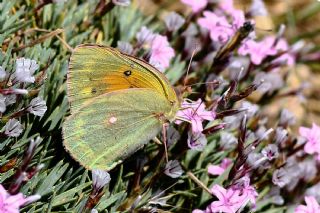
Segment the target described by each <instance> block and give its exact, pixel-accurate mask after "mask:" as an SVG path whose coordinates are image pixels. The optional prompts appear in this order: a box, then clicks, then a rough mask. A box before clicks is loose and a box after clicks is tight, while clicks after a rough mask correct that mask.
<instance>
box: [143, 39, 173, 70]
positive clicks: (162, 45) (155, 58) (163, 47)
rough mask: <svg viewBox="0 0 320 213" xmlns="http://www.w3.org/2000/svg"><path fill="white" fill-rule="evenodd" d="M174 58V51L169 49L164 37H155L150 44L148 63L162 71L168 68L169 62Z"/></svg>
mask: <svg viewBox="0 0 320 213" xmlns="http://www.w3.org/2000/svg"><path fill="white" fill-rule="evenodd" d="M173 57H174V50H173V49H172V47H170V44H169V42H168V39H167V37H166V36H161V35H155V37H154V39H153V41H152V43H151V56H150V59H149V62H150V63H151V64H152V65H154V66H156V67H157V68H160V70H164V69H165V68H167V67H169V64H170V60H171V59H172V58H173Z"/></svg>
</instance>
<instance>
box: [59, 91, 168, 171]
mask: <svg viewBox="0 0 320 213" xmlns="http://www.w3.org/2000/svg"><path fill="white" fill-rule="evenodd" d="M170 110H171V105H170V103H169V102H168V100H167V99H166V98H165V97H164V96H161V95H159V93H158V92H157V91H155V90H153V89H147V88H139V89H138V88H136V89H125V90H120V91H114V92H110V93H106V94H102V95H100V96H97V97H95V98H93V99H91V100H88V101H86V102H85V103H84V104H83V105H82V107H81V108H80V109H79V110H78V111H76V112H74V113H73V114H72V115H71V116H70V117H69V118H68V119H67V120H66V121H65V123H64V127H63V132H64V146H65V148H66V149H67V150H68V151H69V152H70V153H71V155H72V156H73V157H74V158H75V159H76V160H77V161H79V162H80V163H81V164H82V165H83V166H85V167H86V168H89V169H103V170H110V169H112V168H113V167H115V166H116V165H117V164H118V163H120V162H121V161H122V160H123V159H124V158H126V157H127V156H129V155H131V154H132V153H133V152H135V151H136V150H137V149H139V148H141V147H142V146H143V145H144V144H145V143H146V142H148V141H149V140H150V139H152V138H154V137H155V136H156V135H157V133H158V132H159V130H160V129H161V127H162V124H163V121H161V119H159V115H161V114H162V113H164V112H169V111H170Z"/></svg>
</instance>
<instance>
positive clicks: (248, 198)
mask: <svg viewBox="0 0 320 213" xmlns="http://www.w3.org/2000/svg"><path fill="white" fill-rule="evenodd" d="M231 188H232V189H233V190H238V191H239V192H240V194H241V195H244V200H243V206H245V205H247V203H251V204H252V205H253V207H255V205H256V198H257V197H258V193H257V191H256V189H255V188H254V187H253V186H251V185H250V178H249V177H248V176H247V175H246V176H244V177H242V178H241V179H239V180H238V181H237V182H236V184H234V185H232V186H231Z"/></svg>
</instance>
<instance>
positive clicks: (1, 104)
mask: <svg viewBox="0 0 320 213" xmlns="http://www.w3.org/2000/svg"><path fill="white" fill-rule="evenodd" d="M5 111H6V97H5V96H4V95H2V94H0V112H1V113H4V112H5Z"/></svg>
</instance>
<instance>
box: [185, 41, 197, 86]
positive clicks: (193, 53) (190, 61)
mask: <svg viewBox="0 0 320 213" xmlns="http://www.w3.org/2000/svg"><path fill="white" fill-rule="evenodd" d="M196 50H197V45H196V46H195V48H194V50H193V51H192V54H191V57H190V60H189V64H188V69H187V74H186V77H185V78H184V80H183V88H185V86H186V83H187V77H188V75H189V71H190V68H191V63H192V60H193V57H194V55H195V53H196Z"/></svg>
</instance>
